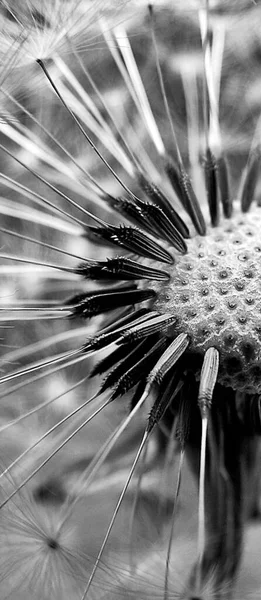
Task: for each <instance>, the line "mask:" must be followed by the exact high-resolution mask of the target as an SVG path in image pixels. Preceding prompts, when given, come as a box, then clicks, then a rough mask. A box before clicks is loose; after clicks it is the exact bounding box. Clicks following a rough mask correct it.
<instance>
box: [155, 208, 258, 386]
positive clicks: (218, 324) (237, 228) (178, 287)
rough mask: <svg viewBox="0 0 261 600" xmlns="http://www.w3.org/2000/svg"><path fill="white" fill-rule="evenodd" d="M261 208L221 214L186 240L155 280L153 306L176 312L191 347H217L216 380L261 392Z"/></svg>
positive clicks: (164, 310)
mask: <svg viewBox="0 0 261 600" xmlns="http://www.w3.org/2000/svg"><path fill="white" fill-rule="evenodd" d="M260 230H261V208H259V207H255V208H253V209H252V210H251V212H250V213H248V214H244V215H242V213H241V214H239V213H238V212H236V211H235V216H234V217H233V218H232V219H231V220H229V221H226V220H223V221H222V222H221V224H220V226H219V227H216V228H213V229H212V228H209V230H208V232H207V235H206V237H200V236H195V237H194V238H193V239H191V240H187V245H188V253H187V254H186V255H185V256H183V257H180V256H179V258H178V260H177V263H176V265H175V267H172V269H170V273H171V280H170V282H168V283H167V284H166V285H164V284H162V283H161V284H159V285H158V286H157V289H158V292H159V298H158V301H157V309H158V310H160V311H162V312H170V313H172V314H175V315H177V318H178V321H177V324H176V326H175V331H177V329H178V330H180V331H186V333H187V334H188V335H189V336H190V339H191V346H190V350H191V351H192V352H194V351H196V352H197V353H198V352H199V351H200V352H201V351H202V354H204V353H205V352H206V350H207V349H208V348H209V347H210V346H215V347H216V348H217V349H218V350H219V351H220V357H221V364H220V371H219V382H220V383H222V384H223V385H226V386H231V387H232V388H234V389H236V390H241V391H245V392H248V393H260V392H261V377H260V375H261V293H260V292H261V268H260V266H261V236H260Z"/></svg>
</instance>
